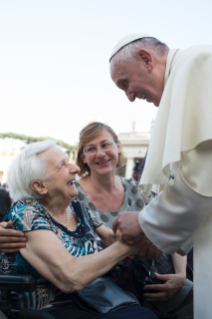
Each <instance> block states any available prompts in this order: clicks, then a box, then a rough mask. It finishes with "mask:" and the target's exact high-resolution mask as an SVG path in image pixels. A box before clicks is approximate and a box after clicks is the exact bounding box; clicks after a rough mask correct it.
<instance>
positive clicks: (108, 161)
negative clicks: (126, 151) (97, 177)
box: [83, 130, 121, 175]
mask: <svg viewBox="0 0 212 319" xmlns="http://www.w3.org/2000/svg"><path fill="white" fill-rule="evenodd" d="M113 141H114V139H113V137H112V135H111V134H110V133H109V132H108V131H106V130H103V131H101V132H100V133H99V134H98V135H97V136H96V137H95V138H93V139H92V140H90V141H89V142H88V143H86V144H85V145H84V147H85V148H88V147H91V148H92V147H93V146H94V147H95V148H97V152H96V154H93V155H88V154H83V162H84V163H86V164H87V165H88V166H89V168H90V173H91V175H92V174H109V173H113V172H115V170H116V166H117V163H118V159H119V154H120V153H121V146H120V142H119V141H118V142H117V143H115V144H114V145H113V146H112V147H111V149H110V150H105V149H104V145H105V143H106V144H107V143H108V142H109V143H110V142H113Z"/></svg>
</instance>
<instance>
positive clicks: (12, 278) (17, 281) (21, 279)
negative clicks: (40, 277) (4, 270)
mask: <svg viewBox="0 0 212 319" xmlns="http://www.w3.org/2000/svg"><path fill="white" fill-rule="evenodd" d="M36 284H37V282H36V281H35V280H34V278H33V277H32V276H30V275H13V274H9V275H6V274H0V290H18V291H34V290H35V289H36Z"/></svg>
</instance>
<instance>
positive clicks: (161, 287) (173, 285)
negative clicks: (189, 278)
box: [144, 273, 186, 301]
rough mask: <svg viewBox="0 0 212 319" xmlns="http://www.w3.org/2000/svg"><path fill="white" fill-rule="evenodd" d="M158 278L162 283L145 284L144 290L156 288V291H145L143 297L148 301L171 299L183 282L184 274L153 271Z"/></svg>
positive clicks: (184, 279)
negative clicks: (160, 273)
mask: <svg viewBox="0 0 212 319" xmlns="http://www.w3.org/2000/svg"><path fill="white" fill-rule="evenodd" d="M155 277H156V278H157V279H158V280H162V281H164V284H157V285H146V286H145V287H144V289H145V290H158V292H157V293H145V294H144V297H146V300H148V301H166V300H169V299H171V298H172V297H173V296H174V294H176V292H177V291H178V290H179V289H180V288H181V287H182V286H183V285H184V284H185V281H186V277H185V274H184V273H183V274H169V275H159V274H156V273H155Z"/></svg>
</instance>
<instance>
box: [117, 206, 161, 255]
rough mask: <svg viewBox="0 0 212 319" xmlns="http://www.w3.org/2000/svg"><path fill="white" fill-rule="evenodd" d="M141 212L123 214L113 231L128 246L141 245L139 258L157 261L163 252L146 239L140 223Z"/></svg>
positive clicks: (120, 215)
mask: <svg viewBox="0 0 212 319" xmlns="http://www.w3.org/2000/svg"><path fill="white" fill-rule="evenodd" d="M138 214H139V212H122V213H121V214H119V216H118V217H117V218H116V219H115V220H114V222H113V231H114V233H115V234H116V235H117V236H118V237H119V238H122V239H124V240H125V241H126V242H127V243H128V244H131V245H133V243H134V242H136V244H138V243H139V246H140V251H139V254H138V256H139V257H146V258H152V259H157V258H158V257H159V256H160V255H161V254H162V252H161V251H160V250H159V249H158V248H157V247H156V246H155V245H153V244H152V242H151V241H150V240H149V239H148V238H147V237H146V235H145V234H144V232H143V231H142V229H141V228H140V226H139V223H138Z"/></svg>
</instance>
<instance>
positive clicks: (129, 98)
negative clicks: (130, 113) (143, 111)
mask: <svg viewBox="0 0 212 319" xmlns="http://www.w3.org/2000/svg"><path fill="white" fill-rule="evenodd" d="M125 94H126V96H127V98H128V100H129V101H130V102H134V101H135V93H134V92H125Z"/></svg>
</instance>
